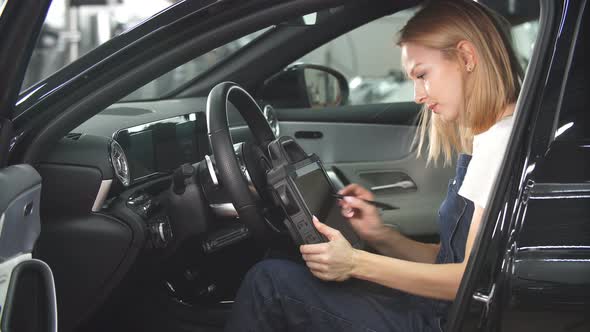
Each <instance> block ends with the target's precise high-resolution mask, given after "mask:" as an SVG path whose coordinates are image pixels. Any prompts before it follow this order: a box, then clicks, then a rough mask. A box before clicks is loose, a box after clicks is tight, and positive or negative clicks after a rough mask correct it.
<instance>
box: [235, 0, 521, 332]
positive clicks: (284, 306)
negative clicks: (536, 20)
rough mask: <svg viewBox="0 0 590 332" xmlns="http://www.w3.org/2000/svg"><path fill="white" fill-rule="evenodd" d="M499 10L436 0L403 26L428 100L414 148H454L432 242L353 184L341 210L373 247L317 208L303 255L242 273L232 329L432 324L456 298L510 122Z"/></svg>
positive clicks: (411, 66) (513, 70)
mask: <svg viewBox="0 0 590 332" xmlns="http://www.w3.org/2000/svg"><path fill="white" fill-rule="evenodd" d="M501 23H502V22H501V21H500V20H499V19H498V18H497V17H496V16H495V15H494V14H492V13H491V12H489V11H488V10H486V9H485V8H484V7H482V6H481V5H479V4H477V3H475V2H473V1H467V0H466V1H434V2H432V3H429V4H427V5H426V6H425V7H423V8H422V9H421V10H420V11H419V12H418V13H416V15H415V16H414V17H413V18H411V19H410V20H409V21H408V23H407V24H406V26H405V27H404V28H403V29H402V30H401V31H400V38H399V42H398V45H399V46H400V47H401V50H402V64H403V67H404V69H405V71H406V73H407V75H408V77H409V78H410V79H411V80H412V81H413V82H414V97H415V101H416V102H417V103H419V104H422V105H424V106H425V107H424V109H423V111H422V117H421V121H420V127H419V130H418V133H417V141H418V150H419V151H420V150H421V149H422V146H423V144H424V142H425V139H426V136H427V135H428V137H427V138H428V161H433V160H434V161H436V160H437V159H438V158H439V157H441V156H444V159H445V163H448V162H449V161H450V158H451V157H452V155H453V153H457V154H459V157H458V160H457V162H456V165H457V174H456V177H455V179H454V180H452V182H451V183H450V184H449V190H448V193H447V197H446V199H445V200H444V201H443V203H442V205H441V208H440V210H439V219H438V223H439V226H440V239H441V242H440V243H439V244H436V245H435V244H425V243H420V242H416V241H414V240H411V239H409V238H406V237H404V236H403V235H402V234H400V233H399V232H397V231H395V230H394V229H392V228H389V227H386V226H384V225H383V223H382V221H381V219H380V217H379V214H378V212H377V210H376V209H375V208H374V207H373V206H372V205H369V204H367V203H365V202H364V201H363V200H361V199H373V195H372V194H371V193H370V192H369V191H367V190H366V189H364V188H362V187H360V186H358V185H354V184H353V185H350V186H347V187H346V188H344V189H342V190H341V191H340V194H342V195H346V196H347V197H345V200H344V201H343V202H342V203H341V205H342V213H343V214H344V216H346V217H347V218H348V219H349V221H350V223H351V224H352V226H353V227H354V228H355V230H356V231H357V233H358V234H359V235H360V236H361V237H362V238H363V239H364V240H365V241H366V242H367V243H368V244H369V245H371V246H372V247H373V248H374V249H375V250H376V251H377V252H378V253H370V252H367V251H363V250H358V249H354V248H352V247H351V246H350V244H349V243H348V242H347V241H346V239H345V238H344V237H343V236H342V235H341V234H340V233H339V232H338V231H337V230H334V229H332V228H330V227H328V226H327V225H325V224H322V223H321V222H320V221H318V220H317V219H315V220H314V224H315V227H316V228H317V229H318V231H319V232H321V233H322V234H324V235H325V236H326V237H327V238H328V239H329V242H326V243H321V244H313V245H303V246H301V247H300V251H301V254H302V257H303V260H304V261H305V264H306V265H307V268H306V267H305V266H303V265H302V264H297V263H294V262H290V261H283V260H267V261H263V262H261V263H259V264H258V265H257V266H255V267H254V268H253V269H252V270H251V271H250V272H249V273H248V275H247V276H246V278H245V280H244V283H243V284H242V287H241V288H240V291H239V292H238V296H237V298H236V302H235V305H234V312H233V314H232V317H231V319H230V322H229V323H228V325H227V327H226V329H227V330H230V331H300V330H301V331H357V330H358V331H430V330H434V331H438V330H441V329H442V326H444V323H445V317H446V312H447V310H448V307H449V305H450V303H451V301H453V300H454V299H455V296H456V294H457V291H458V289H459V285H460V282H461V278H462V276H463V273H464V271H465V266H466V265H467V260H468V258H469V254H470V252H471V249H472V247H473V242H474V239H475V237H476V235H477V232H478V230H479V228H480V224H481V219H482V215H483V214H484V211H485V208H486V203H487V200H488V198H489V196H490V194H491V190H492V185H493V183H494V180H495V177H496V174H497V173H498V170H499V167H500V163H501V161H502V156H503V154H504V151H505V148H506V144H507V142H508V138H509V135H510V131H511V128H512V124H513V116H512V114H513V112H514V104H515V102H516V98H517V96H518V93H519V90H520V77H519V74H520V70H519V66H518V62H517V61H516V57H515V56H514V52H513V51H512V48H511V46H510V44H509V43H508V38H507V37H506V32H505V31H504V30H503V29H502V28H500V27H502V24H501Z"/></svg>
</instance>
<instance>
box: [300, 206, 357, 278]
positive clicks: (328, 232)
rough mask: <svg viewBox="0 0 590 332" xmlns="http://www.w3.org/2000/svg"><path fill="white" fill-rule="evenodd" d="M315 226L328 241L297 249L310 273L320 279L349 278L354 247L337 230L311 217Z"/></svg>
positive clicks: (352, 267)
mask: <svg viewBox="0 0 590 332" xmlns="http://www.w3.org/2000/svg"><path fill="white" fill-rule="evenodd" d="M313 224H314V226H315V228H316V229H317V230H318V231H319V232H320V233H322V234H323V235H324V236H325V237H326V238H327V239H328V240H329V242H324V243H318V244H305V245H302V246H301V247H300V248H299V250H300V251H301V254H302V256H303V259H304V260H305V263H306V264H307V267H309V269H310V271H311V273H312V274H313V275H314V276H316V277H318V278H320V279H322V280H331V281H344V280H347V279H349V278H350V276H351V272H352V270H353V269H354V261H355V255H356V249H354V248H353V247H352V246H351V245H350V243H349V242H348V241H347V240H346V239H345V238H344V236H343V235H342V234H341V233H340V231H338V230H337V229H334V228H332V227H330V226H328V225H326V224H323V223H321V222H320V221H319V220H318V219H317V218H316V217H313Z"/></svg>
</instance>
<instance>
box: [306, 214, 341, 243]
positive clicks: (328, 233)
mask: <svg viewBox="0 0 590 332" xmlns="http://www.w3.org/2000/svg"><path fill="white" fill-rule="evenodd" d="M313 224H314V226H315V228H316V229H317V230H318V232H320V233H322V234H323V235H324V236H325V237H327V238H328V240H330V241H332V240H335V239H337V238H339V237H342V234H340V231H339V230H337V229H334V228H332V227H330V226H328V225H326V224H324V223H321V222H320V221H319V220H318V218H316V217H315V216H313Z"/></svg>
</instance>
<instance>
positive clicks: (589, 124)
mask: <svg viewBox="0 0 590 332" xmlns="http://www.w3.org/2000/svg"><path fill="white" fill-rule="evenodd" d="M588 19H589V18H588V9H586V10H585V12H584V19H583V20H582V25H581V26H580V30H579V32H578V38H577V42H576V48H575V50H574V56H573V59H572V63H571V67H570V70H569V73H568V76H567V83H566V86H565V94H564V96H563V102H562V104H561V109H560V114H559V121H558V125H557V130H556V132H555V138H556V139H557V140H563V141H588V140H590V111H589V108H590V89H589V88H588V87H589V86H590V82H588V74H587V73H588V56H589V55H588V47H589V45H588V29H590V27H588Z"/></svg>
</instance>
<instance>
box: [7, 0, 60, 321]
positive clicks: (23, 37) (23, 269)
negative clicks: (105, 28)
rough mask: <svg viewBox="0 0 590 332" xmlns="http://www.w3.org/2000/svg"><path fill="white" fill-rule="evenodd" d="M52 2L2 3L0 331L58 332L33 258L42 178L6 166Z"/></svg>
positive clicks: (26, 168)
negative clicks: (23, 88) (15, 116)
mask: <svg viewBox="0 0 590 332" xmlns="http://www.w3.org/2000/svg"><path fill="white" fill-rule="evenodd" d="M49 3H50V1H48V0H45V1H37V0H32V1H29V0H4V1H0V15H1V16H0V36H2V38H1V39H0V77H2V81H1V83H0V121H1V122H0V331H2V332H9V331H57V315H56V299H55V288H54V283H53V276H52V273H51V269H50V268H49V267H48V266H47V264H45V263H44V262H42V261H40V260H36V259H34V258H33V257H32V252H33V249H34V246H35V242H36V240H37V238H38V236H39V233H40V231H41V223H40V218H39V205H40V198H41V176H40V175H39V174H38V173H37V171H35V169H34V168H33V167H31V166H30V165H10V166H7V165H8V152H9V149H10V142H11V139H12V138H13V137H12V126H11V122H10V118H11V113H12V110H13V107H14V104H15V102H16V97H17V94H18V92H19V89H20V85H21V83H22V80H23V76H24V72H25V68H26V65H27V62H28V59H29V58H30V55H31V52H32V49H33V47H34V45H35V41H36V38H37V36H38V35H39V31H40V29H41V26H42V23H43V21H44V19H45V15H46V13H47V9H48V7H49Z"/></svg>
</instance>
